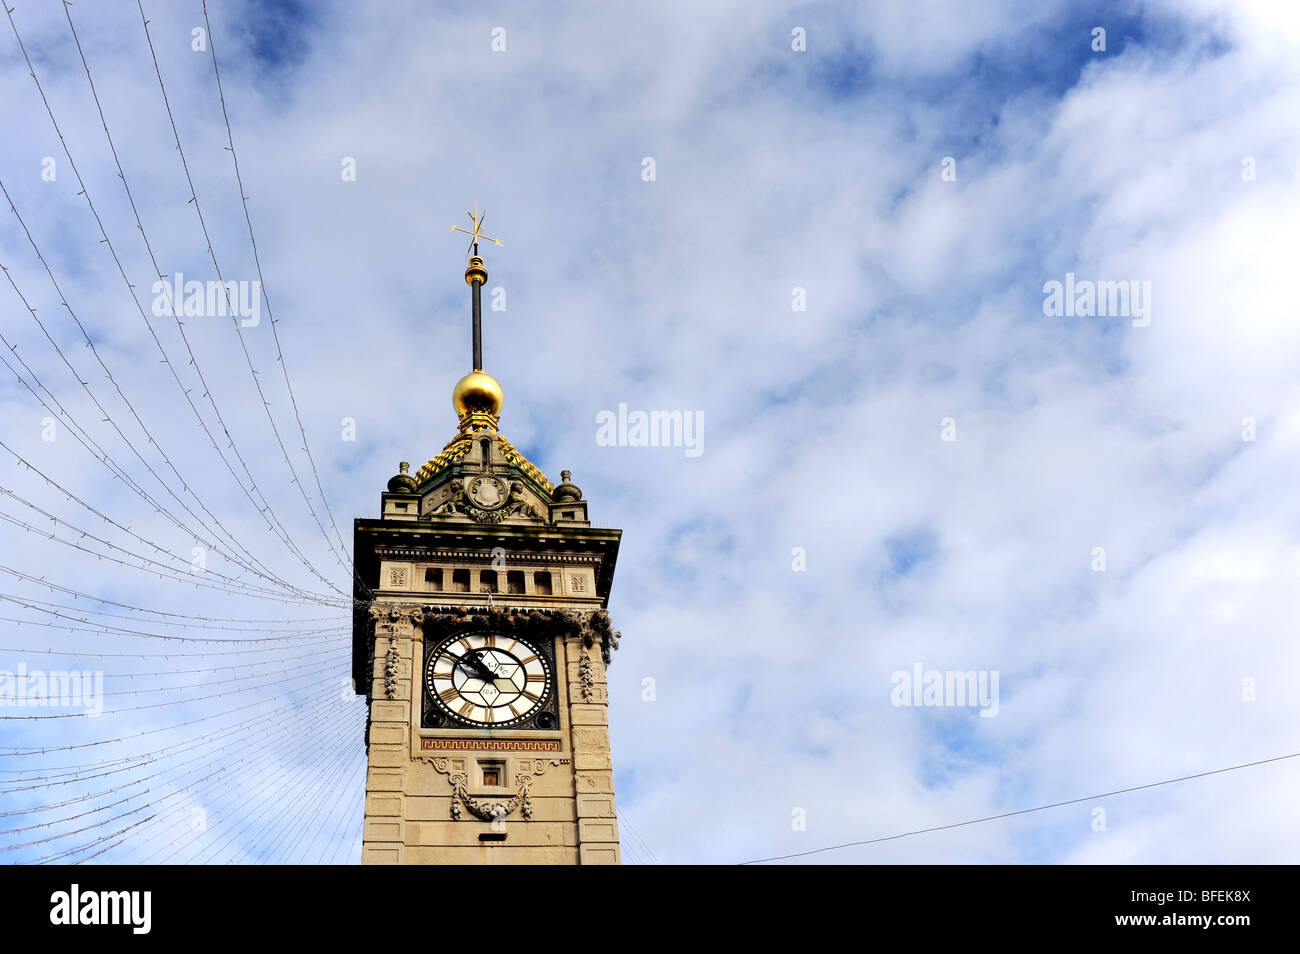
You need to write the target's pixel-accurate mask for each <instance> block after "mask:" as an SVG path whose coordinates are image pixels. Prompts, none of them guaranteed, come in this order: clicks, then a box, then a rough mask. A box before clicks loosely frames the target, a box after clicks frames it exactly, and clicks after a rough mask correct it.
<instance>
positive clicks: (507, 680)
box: [424, 633, 551, 726]
mask: <svg viewBox="0 0 1300 954" xmlns="http://www.w3.org/2000/svg"><path fill="white" fill-rule="evenodd" d="M424 684H425V688H426V689H427V690H428V692H429V696H430V698H431V699H432V700H433V701H434V703H435V704H437V706H438V707H439V708H441V709H442V710H443V711H444V712H446V713H447V714H448V715H450V716H452V717H453V718H455V719H457V720H459V721H460V722H465V723H469V724H471V725H476V726H510V725H515V724H517V723H519V722H521V721H523V720H524V719H527V718H528V717H529V716H530V715H531V714H532V713H533V712H534V710H536V709H537V707H538V706H540V705H541V704H542V703H543V702H545V701H546V697H547V695H548V694H549V693H550V689H551V668H550V663H549V662H548V661H547V659H546V657H545V656H544V655H543V654H542V653H540V652H538V651H537V649H536V648H535V647H534V646H532V645H531V644H529V643H527V642H525V641H524V640H522V639H517V638H516V637H514V636H504V635H501V634H498V633H466V634H464V635H460V636H451V637H449V638H447V639H445V640H443V641H442V642H441V643H440V644H439V645H438V646H437V647H436V648H435V649H434V651H433V654H432V655H431V656H430V657H429V662H428V665H427V666H426V667H425V674H424Z"/></svg>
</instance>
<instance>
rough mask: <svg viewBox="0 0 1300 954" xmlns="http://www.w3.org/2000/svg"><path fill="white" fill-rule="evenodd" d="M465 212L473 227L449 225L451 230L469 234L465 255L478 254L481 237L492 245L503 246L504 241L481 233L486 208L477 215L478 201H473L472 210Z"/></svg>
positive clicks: (485, 216)
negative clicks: (464, 227) (463, 227)
mask: <svg viewBox="0 0 1300 954" xmlns="http://www.w3.org/2000/svg"><path fill="white" fill-rule="evenodd" d="M465 214H466V215H468V216H469V220H470V222H471V223H472V224H473V226H474V228H473V229H472V230H471V229H462V228H461V227H460V226H458V225H453V226H452V227H451V230H452V231H453V232H464V233H465V234H466V235H468V236H470V242H469V249H468V250H467V251H466V252H465V254H466V255H471V254H473V255H477V254H478V243H479V239H482V240H483V241H484V242H491V243H492V244H493V245H502V246H504V244H505V243H504V242H502V241H501V240H500V239H494V238H492V237H490V236H487V235H484V234H483V220H484V219H485V218H487V209H484V210H483V214H482V215H479V211H478V203H477V202H475V203H474V211H473V212H471V211H470V210H469V209H466V210H465Z"/></svg>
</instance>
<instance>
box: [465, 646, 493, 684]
mask: <svg viewBox="0 0 1300 954" xmlns="http://www.w3.org/2000/svg"><path fill="white" fill-rule="evenodd" d="M467 660H468V662H469V666H468V668H469V669H470V671H471V672H474V673H475V675H476V676H477V678H479V679H483V680H485V681H487V682H491V681H492V680H493V679H495V678H496V676H495V675H494V674H493V672H492V670H491V669H488V667H487V666H485V665H483V660H482V659H480V658H479V654H478V651H477V650H474V649H470V650H467V651H466V652H465V655H463V656H461V657H460V661H461V662H462V663H464V662H466V661H467Z"/></svg>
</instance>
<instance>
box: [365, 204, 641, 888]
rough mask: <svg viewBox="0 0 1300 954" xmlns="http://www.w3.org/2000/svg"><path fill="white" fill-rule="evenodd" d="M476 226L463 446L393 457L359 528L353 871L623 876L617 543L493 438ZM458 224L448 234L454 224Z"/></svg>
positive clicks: (460, 433)
mask: <svg viewBox="0 0 1300 954" xmlns="http://www.w3.org/2000/svg"><path fill="white" fill-rule="evenodd" d="M471 222H472V223H473V230H472V231H469V230H465V229H457V231H465V232H467V233H468V234H470V235H471V236H472V240H471V244H470V251H471V256H470V259H469V267H468V268H467V269H466V270H465V281H466V282H467V283H468V284H469V286H470V288H471V296H472V297H471V301H472V314H473V342H474V363H473V369H472V370H471V372H470V373H469V374H467V375H465V377H463V378H461V379H460V381H459V382H457V384H456V386H455V388H454V389H453V391H452V405H453V407H454V409H455V412H456V415H457V426H456V433H455V436H454V437H453V438H452V439H451V441H449V442H448V443H447V445H446V446H445V447H444V448H443V449H442V450H441V452H439V453H438V454H436V455H435V456H434V457H433V458H432V459H430V460H429V461H428V462H427V463H425V464H424V465H423V466H422V467H419V468H418V469H417V470H416V471H415V472H414V473H411V472H410V467H409V465H408V464H406V463H405V462H404V463H402V465H401V467H400V473H398V474H397V475H396V476H395V477H393V478H392V479H391V480H389V482H388V490H387V491H386V492H385V493H382V494H381V495H380V497H381V504H380V515H379V518H378V519H374V520H366V519H358V520H357V521H356V522H355V527H354V546H355V549H354V553H355V559H356V575H355V589H356V593H355V596H356V601H355V606H356V610H355V618H354V624H353V639H352V671H353V679H354V684H355V685H356V687H357V692H358V694H364V695H365V697H366V704H367V720H366V730H365V732H366V734H365V738H366V751H367V759H368V770H367V773H366V798H365V818H364V823H363V831H362V855H361V860H362V862H363V863H364V864H617V863H619V861H620V855H619V843H618V821H617V815H616V812H615V807H614V778H613V769H612V765H611V763H610V750H609V728H608V719H607V707H608V698H607V695H606V685H607V684H606V680H605V668H606V666H608V665H609V662H610V655H611V653H612V652H613V650H614V649H615V647H616V646H617V644H618V638H619V634H618V633H616V632H614V631H613V630H612V629H611V627H610V619H609V614H608V613H607V612H606V607H607V605H608V601H609V591H610V584H611V582H612V581H613V578H614V563H615V560H616V559H617V557H618V546H619V538H620V536H621V534H622V531H620V530H605V529H598V528H596V527H593V526H592V525H591V522H590V520H589V519H588V512H587V501H586V499H584V497H583V494H582V491H581V490H580V489H579V488H578V487H577V486H576V485H575V484H574V483H573V482H572V481H571V479H570V473H569V471H564V472H563V473H562V475H561V478H562V479H561V482H560V483H559V484H558V485H552V483H551V482H550V481H549V480H548V479H547V478H546V476H545V475H544V474H543V473H542V471H541V470H539V469H538V468H537V467H535V466H534V465H533V464H532V463H531V462H530V461H529V460H528V459H527V458H525V457H524V456H523V454H521V453H520V452H519V451H518V450H516V449H515V448H514V447H513V446H512V445H511V444H510V442H509V441H508V440H506V438H505V436H504V435H503V434H502V433H501V431H500V429H499V426H498V425H499V423H500V416H501V410H502V406H503V404H504V394H503V392H502V389H501V386H500V384H498V383H497V381H496V379H495V378H493V377H492V376H491V375H488V374H486V373H484V371H483V357H482V343H481V304H480V295H481V289H482V286H483V284H484V283H485V282H486V281H487V269H486V268H485V267H484V263H483V259H482V258H480V257H479V254H478V243H479V242H480V241H487V242H493V243H495V244H498V245H500V244H501V243H500V242H499V241H497V240H496V239H489V238H487V237H486V236H484V235H483V234H482V230H481V224H482V217H481V216H479V215H478V214H477V208H476V209H475V212H474V213H471ZM453 228H454V227H453Z"/></svg>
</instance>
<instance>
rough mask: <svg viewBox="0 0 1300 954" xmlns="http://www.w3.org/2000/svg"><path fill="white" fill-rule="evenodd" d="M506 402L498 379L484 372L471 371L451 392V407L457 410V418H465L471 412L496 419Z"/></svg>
mask: <svg viewBox="0 0 1300 954" xmlns="http://www.w3.org/2000/svg"><path fill="white" fill-rule="evenodd" d="M505 401H506V395H505V392H504V391H502V390H501V385H500V384H499V383H498V382H497V379H496V378H494V377H492V375H490V374H484V373H483V372H482V371H471V372H470V373H469V374H467V375H465V376H464V377H463V378H461V379H460V380H459V381H457V382H456V386H455V387H454V388H452V391H451V405H452V407H454V408H455V409H456V416H457V417H464V416H465V414H467V413H468V412H470V411H481V412H484V413H486V414H491V415H492V416H493V417H496V416H497V415H499V414H500V413H501V406H502V405H503V404H505Z"/></svg>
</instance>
